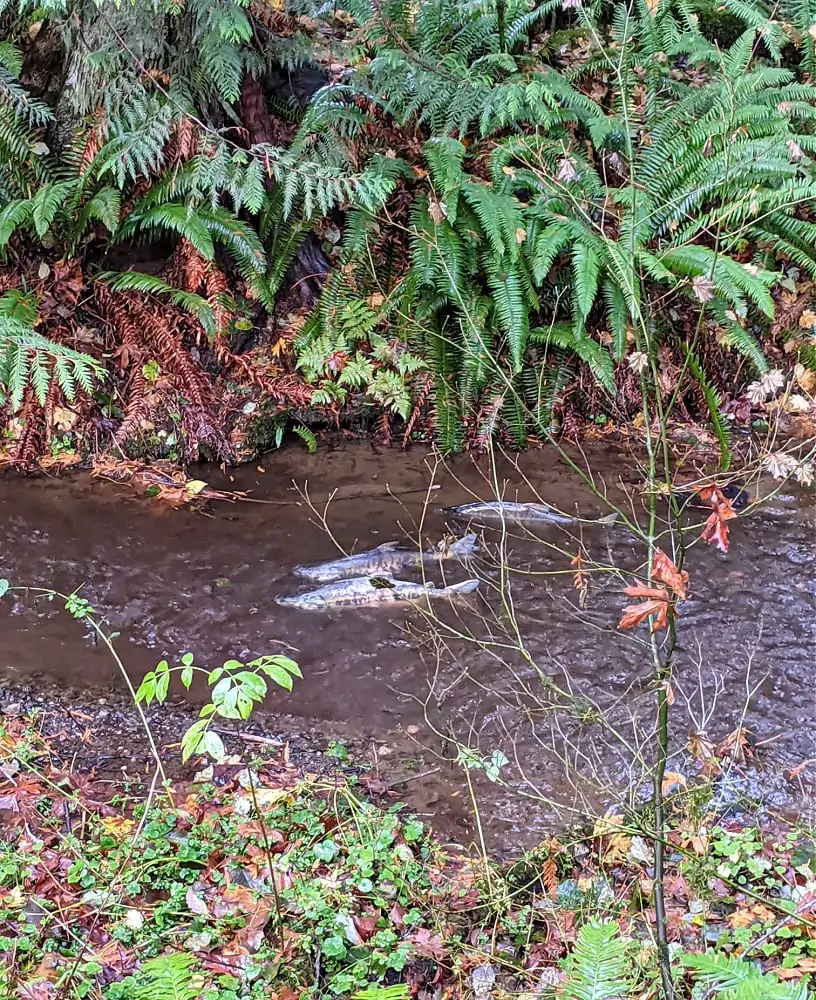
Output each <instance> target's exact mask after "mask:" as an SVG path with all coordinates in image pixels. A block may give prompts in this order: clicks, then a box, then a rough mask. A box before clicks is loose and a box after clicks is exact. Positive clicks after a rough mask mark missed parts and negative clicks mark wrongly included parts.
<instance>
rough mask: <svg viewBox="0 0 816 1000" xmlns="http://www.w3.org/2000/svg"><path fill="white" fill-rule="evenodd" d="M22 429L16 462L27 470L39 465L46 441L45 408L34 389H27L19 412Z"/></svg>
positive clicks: (16, 449)
mask: <svg viewBox="0 0 816 1000" xmlns="http://www.w3.org/2000/svg"><path fill="white" fill-rule="evenodd" d="M19 418H20V421H21V422H22V431H21V432H20V437H19V438H18V440H17V447H16V448H15V449H14V458H13V461H14V464H15V465H16V466H18V467H19V468H20V469H24V470H26V471H28V470H32V469H35V468H36V467H37V459H38V458H39V457H40V455H41V454H42V453H43V448H44V442H45V410H44V409H43V408H42V406H40V404H39V403H38V402H37V397H36V395H35V393H34V390H33V389H28V390H27V391H26V395H25V400H24V401H23V406H22V409H21V410H20V414H19Z"/></svg>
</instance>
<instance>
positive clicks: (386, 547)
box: [374, 542, 399, 552]
mask: <svg viewBox="0 0 816 1000" xmlns="http://www.w3.org/2000/svg"><path fill="white" fill-rule="evenodd" d="M398 546H399V542H383V543H382V545H378V546H377V547H376V549H374V551H375V552H393V551H394V549H396V548H398Z"/></svg>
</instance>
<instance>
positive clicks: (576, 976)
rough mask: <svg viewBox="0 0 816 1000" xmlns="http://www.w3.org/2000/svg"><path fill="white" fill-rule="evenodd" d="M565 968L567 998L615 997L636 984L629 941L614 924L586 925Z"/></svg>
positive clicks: (608, 999)
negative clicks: (629, 953) (628, 946)
mask: <svg viewBox="0 0 816 1000" xmlns="http://www.w3.org/2000/svg"><path fill="white" fill-rule="evenodd" d="M563 968H564V971H565V973H566V979H565V981H564V983H563V985H562V988H561V991H562V995H563V996H564V997H565V998H566V1000H616V998H619V997H626V996H628V995H629V994H630V992H631V990H632V988H633V986H634V977H633V974H632V968H631V964H630V962H629V958H628V949H627V946H626V942H625V941H623V940H622V939H621V937H620V931H619V930H618V927H617V924H614V923H600V922H598V921H592V922H591V923H588V924H584V926H583V927H581V929H580V930H579V931H578V937H577V939H576V941H575V946H574V948H573V951H572V953H571V954H570V955H569V957H568V958H567V959H566V961H565V962H564V963H563Z"/></svg>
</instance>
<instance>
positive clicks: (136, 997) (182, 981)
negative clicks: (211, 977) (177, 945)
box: [122, 952, 202, 1000]
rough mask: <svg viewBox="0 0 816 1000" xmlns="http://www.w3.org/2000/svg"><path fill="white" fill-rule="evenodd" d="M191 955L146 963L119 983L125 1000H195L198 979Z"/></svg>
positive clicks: (155, 959) (179, 955) (173, 956)
mask: <svg viewBox="0 0 816 1000" xmlns="http://www.w3.org/2000/svg"><path fill="white" fill-rule="evenodd" d="M195 967H196V958H195V956H194V955H189V954H185V953H183V952H179V953H177V954H175V955H161V956H159V957H158V958H151V959H148V960H147V961H146V962H144V963H143V965H142V967H141V969H139V971H138V972H137V973H135V974H134V975H132V976H128V977H127V978H125V979H124V980H123V981H122V986H123V987H125V989H126V991H127V993H126V995H127V997H128V1000H196V997H198V996H200V994H201V988H202V978H201V976H199V975H197V974H196V971H195Z"/></svg>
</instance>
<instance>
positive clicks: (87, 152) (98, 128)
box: [79, 108, 108, 174]
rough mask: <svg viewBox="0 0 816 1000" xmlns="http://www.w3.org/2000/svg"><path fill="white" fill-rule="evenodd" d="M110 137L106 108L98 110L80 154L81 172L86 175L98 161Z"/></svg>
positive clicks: (91, 120)
mask: <svg viewBox="0 0 816 1000" xmlns="http://www.w3.org/2000/svg"><path fill="white" fill-rule="evenodd" d="M107 136H108V120H107V118H106V116H105V110H104V108H96V110H95V111H94V113H93V114H92V115H91V119H90V129H89V131H88V134H87V136H86V137H85V142H84V143H83V145H82V148H81V150H80V154H79V172H80V174H84V173H85V171H86V170H87V169H88V167H90V165H91V164H92V163H93V161H94V160H95V159H96V154H97V153H98V152H99V150H100V149H101V147H102V144H103V143H104V142H105V139H106V138H107Z"/></svg>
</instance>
